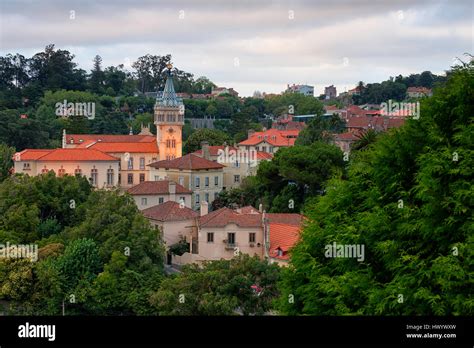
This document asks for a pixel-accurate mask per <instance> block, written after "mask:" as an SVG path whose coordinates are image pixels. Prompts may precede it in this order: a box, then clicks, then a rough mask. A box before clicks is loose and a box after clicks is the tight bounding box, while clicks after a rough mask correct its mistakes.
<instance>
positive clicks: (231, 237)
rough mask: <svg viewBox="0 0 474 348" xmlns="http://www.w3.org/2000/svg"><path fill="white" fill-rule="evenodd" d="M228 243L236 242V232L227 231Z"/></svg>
mask: <svg viewBox="0 0 474 348" xmlns="http://www.w3.org/2000/svg"><path fill="white" fill-rule="evenodd" d="M227 243H228V244H235V233H234V232H229V233H227Z"/></svg>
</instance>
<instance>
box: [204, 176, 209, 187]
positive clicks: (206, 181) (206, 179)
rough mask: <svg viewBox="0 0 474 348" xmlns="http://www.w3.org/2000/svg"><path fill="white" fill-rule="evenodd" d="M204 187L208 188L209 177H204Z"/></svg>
mask: <svg viewBox="0 0 474 348" xmlns="http://www.w3.org/2000/svg"><path fill="white" fill-rule="evenodd" d="M204 185H205V186H206V187H209V177H208V176H206V178H205V179H204Z"/></svg>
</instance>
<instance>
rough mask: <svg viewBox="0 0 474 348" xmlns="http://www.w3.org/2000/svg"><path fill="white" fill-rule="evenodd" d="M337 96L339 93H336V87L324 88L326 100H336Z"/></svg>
mask: <svg viewBox="0 0 474 348" xmlns="http://www.w3.org/2000/svg"><path fill="white" fill-rule="evenodd" d="M336 96H337V91H336V87H334V85H331V86H329V87H325V88H324V98H325V99H326V100H328V99H334V98H336Z"/></svg>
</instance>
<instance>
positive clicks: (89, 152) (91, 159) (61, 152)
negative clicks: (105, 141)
mask: <svg viewBox="0 0 474 348" xmlns="http://www.w3.org/2000/svg"><path fill="white" fill-rule="evenodd" d="M13 161H14V172H15V173H23V174H28V175H30V176H36V175H40V174H45V173H48V172H50V171H53V172H54V173H55V174H56V175H57V176H64V175H84V176H86V177H87V178H89V181H90V183H91V184H92V185H93V186H95V187H100V188H111V187H114V186H117V185H118V178H119V168H120V167H119V166H120V159H119V158H117V157H114V156H111V155H109V154H107V153H104V152H102V151H98V150H95V149H87V148H86V149H84V148H80V149H26V150H23V151H21V152H17V153H16V154H15V155H13Z"/></svg>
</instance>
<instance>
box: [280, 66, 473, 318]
mask: <svg viewBox="0 0 474 348" xmlns="http://www.w3.org/2000/svg"><path fill="white" fill-rule="evenodd" d="M473 71H474V66H473V63H472V62H471V63H470V64H469V65H466V66H465V67H458V68H456V69H455V70H454V72H453V74H452V75H451V76H450V79H449V81H448V82H447V85H446V86H445V87H444V88H440V89H437V90H436V91H435V94H434V96H433V97H432V98H430V99H427V100H425V101H423V103H422V106H421V117H420V119H419V120H414V119H413V120H409V121H408V122H407V124H406V125H405V126H404V127H401V128H400V129H398V130H394V131H392V132H390V133H389V134H385V135H381V136H380V138H379V139H378V140H377V141H376V142H375V143H373V144H371V145H369V146H367V147H365V148H364V149H362V150H360V151H359V152H357V151H356V152H355V153H354V154H353V155H352V158H351V161H350V165H349V168H348V174H347V179H343V178H338V177H335V178H334V179H332V180H331V181H330V182H329V183H328V184H327V185H326V187H327V193H326V195H324V196H322V197H320V198H319V199H317V201H316V202H314V201H311V202H309V203H308V204H307V207H306V215H307V217H308V218H309V223H308V224H307V226H306V228H305V229H304V232H303V234H302V240H301V242H300V243H299V244H298V245H297V246H296V247H295V248H294V250H293V252H292V257H291V266H290V267H289V268H288V269H287V270H285V271H284V273H283V275H282V278H283V279H282V282H281V289H282V296H281V298H280V301H279V307H280V309H281V310H282V312H283V313H286V314H311V315H349V314H352V315H353V314H364V315H380V314H383V315H400V314H401V315H472V314H474V300H473V296H472V294H473V292H474V291H473V290H474V287H473V283H472V281H471V280H472V279H473V276H474V274H473V254H474V248H473V246H474V244H473V243H474V233H473V232H474V231H473V226H474V224H473V211H474V196H473V192H474V187H473V183H474V180H473V179H474V177H473V176H474V172H473V171H474V156H473V155H474V146H473V145H474V144H473V134H474V127H473V123H472V121H473V115H474V75H473ZM334 242H336V243H338V244H342V245H361V246H364V247H365V258H364V260H363V261H362V262H359V261H358V260H357V259H355V258H350V257H345V258H343V257H338V258H334V257H327V255H326V253H325V251H326V246H327V245H331V244H333V243H334ZM290 295H293V296H294V303H292V302H290V301H288V299H289V297H290Z"/></svg>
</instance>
